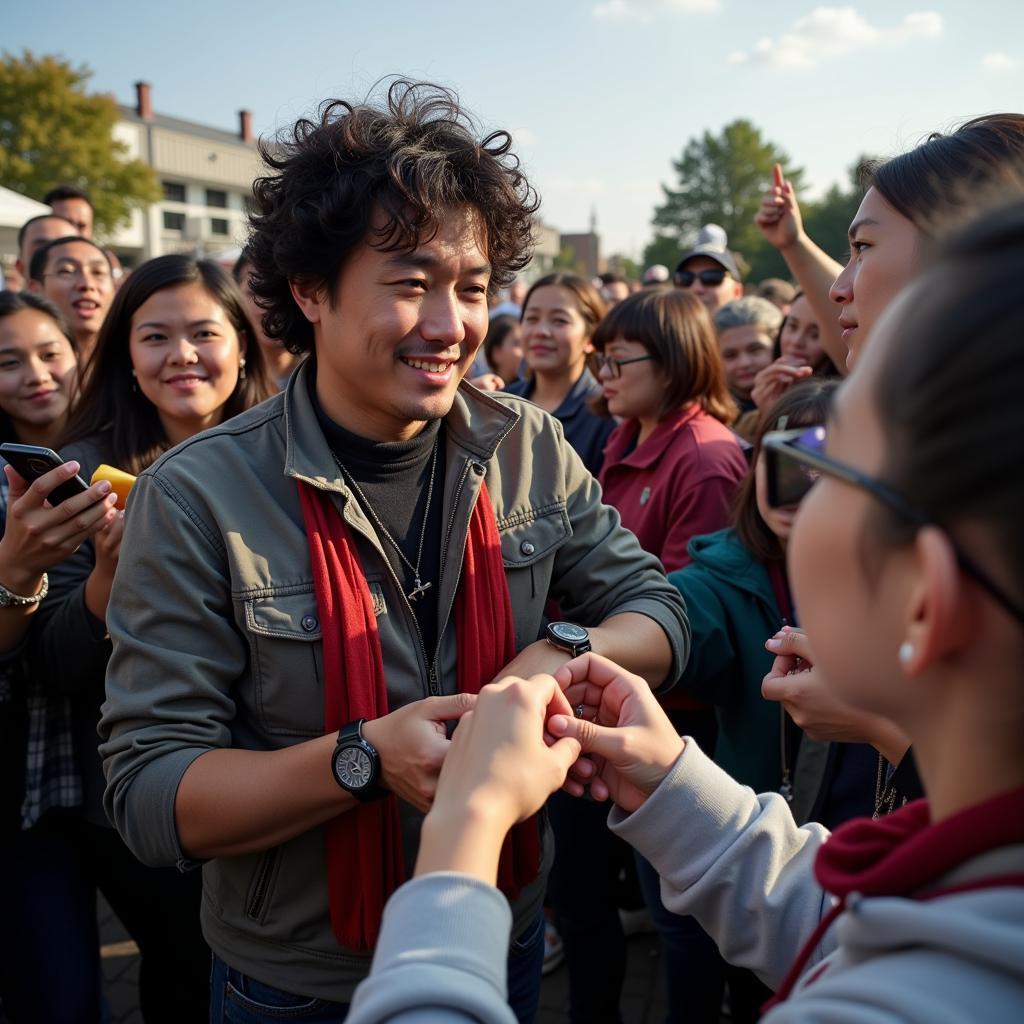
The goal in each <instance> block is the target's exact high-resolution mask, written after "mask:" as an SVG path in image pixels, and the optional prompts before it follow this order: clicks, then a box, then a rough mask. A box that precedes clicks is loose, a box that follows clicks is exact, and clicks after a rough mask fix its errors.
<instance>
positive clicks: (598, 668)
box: [548, 653, 684, 811]
mask: <svg viewBox="0 0 1024 1024" xmlns="http://www.w3.org/2000/svg"><path fill="white" fill-rule="evenodd" d="M555 679H557V680H558V684H559V685H560V686H561V687H562V689H563V690H564V691H565V696H566V698H567V699H568V701H569V703H570V704H571V705H572V706H573V707H574V708H576V709H577V710H578V711H580V712H581V714H582V717H576V716H575V715H572V716H570V715H566V714H564V713H562V714H555V715H552V716H551V718H550V719H549V720H548V731H549V732H550V733H551V735H552V736H555V737H558V738H561V737H571V738H572V739H576V740H578V741H579V743H580V746H581V748H582V751H583V753H584V754H585V755H589V756H590V757H591V758H592V759H593V761H594V765H595V768H596V769H597V771H596V774H595V775H594V777H593V779H592V781H591V783H590V793H591V796H592V797H594V799H595V800H608V799H611V800H613V801H614V802H615V803H616V804H617V805H618V806H619V807H621V808H622V809H623V810H625V811H635V810H636V809H637V808H638V807H639V806H640V805H641V804H642V803H643V802H644V801H645V800H646V799H647V797H648V796H650V794H651V793H652V792H654V790H655V789H656V788H657V786H658V785H659V783H660V782H661V781H662V780H663V779H664V778H665V776H666V775H667V774H668V772H669V770H670V769H671V767H672V765H674V764H675V762H676V761H677V760H678V758H679V755H680V754H681V753H682V752H683V746H684V743H683V740H682V738H681V737H680V736H678V735H677V734H676V731H675V729H674V728H673V726H672V723H671V722H670V721H669V720H668V717H667V716H666V715H665V712H664V711H663V710H662V709H661V705H660V704H659V703H658V701H657V699H656V698H655V696H654V694H653V693H652V692H651V688H650V686H648V684H647V683H646V682H645V681H644V680H643V679H641V678H640V677H639V676H635V675H633V674H632V673H631V672H627V671H626V670H625V669H623V668H620V667H619V666H618V665H616V664H615V663H614V662H613V661H609V660H608V659H607V658H602V657H601V656H600V655H597V654H593V653H589V654H584V655H582V656H581V657H579V658H574V659H573V660H572V661H570V662H569V663H568V664H566V665H563V666H562V667H561V668H560V669H558V671H557V672H556V673H555ZM566 788H567V789H568V790H569V792H574V793H576V794H577V795H579V794H580V793H582V786H581V785H580V783H579V782H574V781H573V780H572V779H570V780H569V782H568V783H567V784H566Z"/></svg>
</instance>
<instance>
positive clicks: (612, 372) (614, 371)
mask: <svg viewBox="0 0 1024 1024" xmlns="http://www.w3.org/2000/svg"><path fill="white" fill-rule="evenodd" d="M653 358H654V356H651V355H647V356H634V357H633V358H632V359H612V357H611V356H606V355H605V354H604V353H603V352H599V353H598V354H597V355H596V356H595V357H594V359H595V361H596V362H597V372H598V373H601V372H602V371H603V370H607V371H608V376H609V377H610V378H611V379H612V380H616V379H617V378H619V377H621V376H622V368H623V367H624V366H629V364H630V363H646V362H647V360H648V359H653Z"/></svg>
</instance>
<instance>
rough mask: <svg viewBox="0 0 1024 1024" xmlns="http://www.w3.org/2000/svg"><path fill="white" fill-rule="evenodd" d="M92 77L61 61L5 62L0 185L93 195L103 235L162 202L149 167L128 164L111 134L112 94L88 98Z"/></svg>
mask: <svg viewBox="0 0 1024 1024" xmlns="http://www.w3.org/2000/svg"><path fill="white" fill-rule="evenodd" d="M91 77H92V72H91V71H90V70H89V69H88V68H86V67H84V66H83V67H78V68H76V67H72V66H71V64H70V63H68V62H66V61H62V60H58V59H57V58H56V57H40V58H36V57H35V56H34V55H33V54H32V53H30V52H29V51H27V50H26V51H25V52H24V54H23V55H22V56H21V57H20V58H19V57H15V56H12V55H11V54H8V53H6V52H5V53H4V54H3V55H2V57H0V185H5V186H7V187H8V188H12V189H14V190H15V191H16V192H21V193H23V194H25V195H28V196H31V197H32V198H33V199H42V197H43V196H44V195H45V194H46V193H47V192H48V191H49V189H50V188H52V187H53V186H54V185H60V184H72V185H78V186H79V187H81V188H85V189H87V190H88V191H89V194H90V196H91V197H92V201H93V205H94V207H95V210H96V217H95V223H96V228H97V230H98V231H100V232H110V231H112V230H113V229H114V228H116V227H117V226H118V225H120V224H123V223H125V222H126V221H127V220H128V218H129V215H130V213H131V210H132V208H134V207H142V206H146V205H147V204H149V203H152V202H155V201H156V200H157V199H159V198H160V187H159V184H158V182H157V179H156V175H155V174H154V173H153V170H152V168H150V167H149V166H148V165H147V164H145V163H143V162H142V161H141V160H129V159H128V147H127V146H126V145H125V144H124V143H123V142H120V141H119V140H117V139H115V138H114V136H113V129H114V125H115V124H116V123H117V120H118V111H117V103H116V102H115V100H114V97H113V96H110V95H107V94H93V95H90V94H89V93H87V92H86V89H85V85H86V82H88V80H89V79H90V78H91Z"/></svg>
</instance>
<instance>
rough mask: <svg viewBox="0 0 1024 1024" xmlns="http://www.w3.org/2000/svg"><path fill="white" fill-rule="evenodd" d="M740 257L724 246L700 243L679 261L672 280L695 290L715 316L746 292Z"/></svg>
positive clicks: (676, 284)
mask: <svg viewBox="0 0 1024 1024" xmlns="http://www.w3.org/2000/svg"><path fill="white" fill-rule="evenodd" d="M740 277H741V275H740V270H739V267H738V266H737V265H736V257H735V256H733V254H732V253H731V252H729V250H728V249H726V248H725V247H724V246H721V245H717V244H715V243H712V242H703V243H700V244H698V245H696V246H694V248H692V249H691V250H690V251H689V252H688V253H686V254H685V255H684V256H683V258H682V259H681V260H680V261H679V265H678V266H677V267H676V270H675V273H674V274H673V275H672V283H673V284H674V285H675V286H676V287H677V288H685V289H687V290H688V291H691V292H693V294H694V295H696V296H697V298H698V299H700V301H701V302H703V303H704V305H705V306H707V308H708V312H709V313H710V314H711V315H712V316H714V314H715V312H716V311H717V310H718V308H719V307H720V306H724V305H725V304H726V303H727V302H732V300H733V299H738V298H739V297H740V296H741V295H742V294H743V285H742V283H741V282H740Z"/></svg>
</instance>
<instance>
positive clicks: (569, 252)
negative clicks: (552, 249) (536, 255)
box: [551, 245, 587, 277]
mask: <svg viewBox="0 0 1024 1024" xmlns="http://www.w3.org/2000/svg"><path fill="white" fill-rule="evenodd" d="M551 269H552V270H563V271H565V272H567V273H569V274H579V275H580V276H582V277H586V276H587V265H586V264H585V263H584V262H583V260H581V259H580V258H579V257H578V256H577V255H576V250H575V249H574V248H573V247H572V246H571V245H563V246H562V247H561V249H559V250H558V255H557V256H556V257H555V261H554V263H552V264H551Z"/></svg>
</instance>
